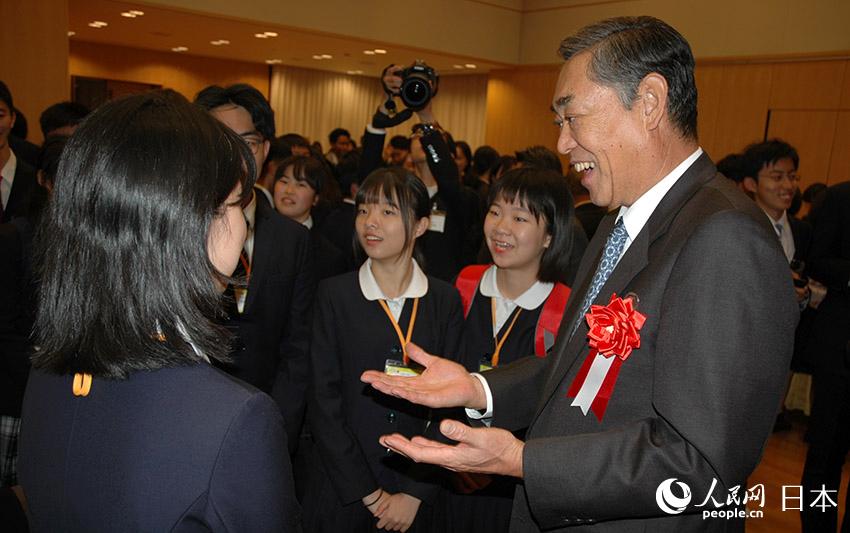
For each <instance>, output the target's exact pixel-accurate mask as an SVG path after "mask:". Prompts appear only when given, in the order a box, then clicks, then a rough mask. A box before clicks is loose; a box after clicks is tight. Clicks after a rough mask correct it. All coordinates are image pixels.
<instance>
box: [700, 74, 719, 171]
mask: <svg viewBox="0 0 850 533" xmlns="http://www.w3.org/2000/svg"><path fill="white" fill-rule="evenodd" d="M723 69H724V67H723V66H722V65H708V66H701V67H697V69H696V72H695V73H694V75H695V78H696V83H697V134H698V136H699V142H700V145H701V146H702V147H703V149H704V150H706V151H708V153H709V154H714V156H716V157H722V156H720V155H719V154H717V153H716V152H715V150H714V146H715V139H716V138H717V120H718V117H719V115H720V112H721V111H722V108H721V106H720V96H721V95H722V94H723Z"/></svg>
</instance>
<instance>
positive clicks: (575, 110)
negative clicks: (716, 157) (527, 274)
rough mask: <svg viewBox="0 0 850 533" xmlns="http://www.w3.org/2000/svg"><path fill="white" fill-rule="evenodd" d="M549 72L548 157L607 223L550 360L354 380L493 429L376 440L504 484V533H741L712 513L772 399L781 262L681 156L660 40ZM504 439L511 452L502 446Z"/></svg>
mask: <svg viewBox="0 0 850 533" xmlns="http://www.w3.org/2000/svg"><path fill="white" fill-rule="evenodd" d="M561 55H562V57H563V58H564V59H565V60H566V63H565V64H564V66H563V68H562V70H561V74H560V77H559V79H558V83H557V87H556V89H555V95H554V101H553V111H554V112H555V115H556V119H557V121H558V122H559V123H560V125H561V133H560V136H559V138H558V149H559V150H560V151H561V152H562V153H564V154H569V155H570V157H571V159H572V164H573V167H574V168H575V170H576V171H578V172H579V173H581V174H582V179H581V181H582V184H583V185H584V186H585V187H587V189H588V190H589V191H590V196H591V199H592V200H593V202H594V203H595V204H597V205H604V206H608V207H609V208H610V209H611V210H612V212H611V213H610V214H609V215H608V216H606V218H605V219H604V220H603V221H602V223H601V224H600V226H599V229H598V231H597V232H596V235H595V237H594V238H593V240H592V241H591V242H590V244H589V245H588V248H587V251H586V253H585V255H584V257H583V259H582V262H581V265H580V267H579V271H578V275H577V277H576V284H575V285H574V287H573V291H572V295H571V299H570V301H569V303H568V305H567V308H566V311H565V318H564V320H563V322H562V323H561V324H562V326H563V327H562V328H561V330H560V332H559V336H558V340H557V341H556V344H555V346H554V348H553V350H552V353H551V354H550V356H549V357H547V358H536V357H530V358H525V359H523V360H520V361H517V362H516V363H514V364H512V365H508V366H505V367H504V368H499V369H495V370H492V371H489V372H485V373H484V374H483V375H480V376H478V375H470V374H466V373H464V372H463V371H462V370H461V369H459V368H458V367H457V366H455V365H453V364H451V363H450V362H448V361H445V360H443V359H441V358H438V357H434V356H430V355H428V354H424V353H423V352H421V351H420V350H416V349H412V350H410V351H409V353H410V355H411V356H412V357H413V358H415V359H416V360H418V361H420V362H422V363H423V364H424V366H425V367H427V369H426V370H425V371H424V372H423V374H422V375H421V376H419V377H417V378H408V379H407V380H404V379H392V378H389V377H387V376H384V375H383V374H381V373H379V372H368V373H366V374H364V380H365V381H368V382H370V383H372V384H373V386H375V387H376V388H378V389H380V390H382V391H384V392H388V393H390V394H394V395H396V396H400V397H404V398H407V399H409V400H412V401H415V402H419V403H426V404H428V405H432V406H434V407H442V406H455V405H461V406H465V407H467V408H468V409H469V408H471V409H475V410H479V411H478V412H476V411H474V410H473V411H470V410H468V411H467V413H468V414H469V415H470V417H471V418H482V416H483V417H485V418H488V417H491V416H492V418H491V419H490V421H491V422H492V425H494V426H498V428H504V429H498V428H496V427H492V428H471V427H469V426H467V425H465V424H462V423H460V422H457V421H445V422H443V423H442V425H441V430H442V432H443V433H444V434H445V435H446V436H448V437H449V438H451V439H453V440H456V441H458V442H459V444H458V445H457V446H445V445H440V444H437V443H435V442H427V441H424V440H419V439H414V440H413V441H412V442H411V441H408V440H406V439H404V438H402V437H401V436H399V435H391V436H385V437H383V438H382V441H383V443H384V444H385V445H386V446H388V447H390V448H393V449H395V450H397V451H399V452H401V453H404V454H406V455H408V456H410V457H412V458H414V459H415V460H417V461H426V462H432V463H437V464H442V465H444V466H446V467H448V468H450V469H453V470H459V471H474V472H485V473H499V474H507V475H512V476H515V477H517V478H520V479H521V480H522V483H521V484H520V485H519V486H518V489H517V492H516V495H515V498H514V508H513V516H512V521H511V530H512V531H539V530H547V531H548V530H570V531H653V532H682V531H743V525H744V521H743V518H741V517H740V513H741V512H742V509H741V504H740V501H741V498H740V494H739V497H738V503H737V504H736V503H734V502H733V503H732V504H731V505H729V506H726V502H727V497H728V496H729V494H730V491H731V490H733V489H734V490H737V489H736V487H738V486H742V485H743V484H744V483H745V481H746V480H747V476H749V475H750V474H751V473H752V471H753V469H754V468H755V466H756V464H757V463H758V460H759V458H760V456H761V453H762V449H763V446H764V443H765V441H766V439H767V436H768V434H769V433H770V429H771V426H772V425H773V420H774V416H775V414H776V406H777V404H778V401H779V398H780V395H781V392H782V390H783V387H784V382H785V373H786V369H787V364H788V361H789V359H790V356H791V343H792V336H793V331H794V325H795V323H796V320H797V307H796V304H795V302H794V296H793V290H792V284H791V276H790V274H789V272H788V264H787V261H786V260H785V259H784V256H783V255H782V250H781V248H780V247H779V244H778V243H777V240H776V236H775V234H774V233H773V231H772V228H771V227H770V225H769V224H768V222H767V220H766V218H765V217H764V215H763V214H762V212H761V211H760V210H759V209H758V208H757V207H756V206H755V204H753V203H752V202H751V201H749V200H748V199H747V198H746V197H745V196H744V195H743V194H741V193H740V191H739V190H738V189H736V188H735V187H734V185H732V184H731V183H729V182H728V180H726V179H725V178H724V177H723V176H722V175H719V174H717V172H716V169H715V168H714V165H713V164H712V162H711V160H710V159H709V157H708V156H707V155H706V154H705V153H703V151H702V150H701V149H700V148H699V144H698V142H697V138H696V135H697V134H696V131H697V129H696V87H695V83H694V78H693V69H694V59H693V56H692V53H691V50H690V47H689V45H688V43H687V41H685V39H684V38H683V37H682V36H681V35H680V34H679V33H678V32H677V31H676V30H674V29H673V28H671V27H670V26H668V25H667V24H665V23H664V22H662V21H660V20H657V19H654V18H651V17H637V18H617V19H610V20H606V21H603V22H600V23H597V24H593V25H591V26H589V27H586V28H584V29H582V30H581V31H579V32H578V33H577V34H576V35H574V36H572V37H569V38H567V39H566V40H565V41H564V42H563V43H562V44H561ZM614 295H616V298H615V296H614ZM480 410H486V411H487V412H484V413H481V412H480ZM522 427H527V428H528V432H527V434H526V441H525V442H521V441H519V440H517V439H516V438H514V436H513V435H512V434H511V433H510V432H509V431H506V429H507V430H514V429H518V428H522ZM707 494H708V495H709V496H713V497H714V499H715V500H716V501H719V502H720V505H721V506H725V507H722V508H721V509H722V510H723V511H725V513H724V516H725V515H727V514H728V513H733V515H732V516H734V518H733V519H732V520H726V519H718V518H711V517H709V518H706V519H703V518H702V516H703V515H702V513H701V512H702V511H709V512H710V511H712V510H717V508H716V507H715V504H714V503H713V502H710V500H709V499H707V498H706V495H707ZM709 502H710V503H709ZM709 514H710V513H709Z"/></svg>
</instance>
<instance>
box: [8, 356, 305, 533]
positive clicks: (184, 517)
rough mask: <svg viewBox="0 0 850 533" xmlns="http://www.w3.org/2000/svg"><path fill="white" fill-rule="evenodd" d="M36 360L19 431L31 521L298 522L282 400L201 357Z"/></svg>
mask: <svg viewBox="0 0 850 533" xmlns="http://www.w3.org/2000/svg"><path fill="white" fill-rule="evenodd" d="M72 379H73V376H69V375H66V376H56V375H52V374H45V373H44V372H40V371H33V373H32V375H31V378H30V382H29V384H28V386H27V395H26V399H25V401H24V411H23V419H22V426H21V438H20V441H19V446H20V456H19V459H18V469H19V480H20V482H21V485H22V486H23V489H24V492H25V494H26V497H27V502H28V504H29V511H30V515H31V522H30V527H31V528H32V531H68V532H73V531H81V532H82V531H116V532H117V531H300V527H299V525H298V524H299V514H300V512H299V509H298V503H297V502H296V501H295V491H294V488H293V485H292V470H291V467H290V463H289V456H288V455H287V453H286V435H285V433H284V431H283V424H282V421H281V418H280V413H279V412H278V409H277V406H275V404H274V402H273V401H272V400H271V398H269V397H268V396H267V395H265V394H263V393H261V392H260V391H258V390H257V389H255V388H254V387H251V386H249V385H245V384H244V383H241V382H240V381H238V380H235V379H233V378H231V377H229V376H227V375H225V374H224V373H222V372H220V371H218V370H216V369H215V368H213V367H211V366H210V365H208V364H205V363H199V364H195V365H190V366H185V367H173V368H164V369H160V370H156V371H153V372H134V373H133V374H131V375H130V377H129V378H128V379H126V380H123V381H118V380H106V379H99V378H94V380H93V381H92V386H91V392H90V393H89V395H88V396H86V397H78V396H74V395H73V394H72V392H71V390H72V386H71V382H72Z"/></svg>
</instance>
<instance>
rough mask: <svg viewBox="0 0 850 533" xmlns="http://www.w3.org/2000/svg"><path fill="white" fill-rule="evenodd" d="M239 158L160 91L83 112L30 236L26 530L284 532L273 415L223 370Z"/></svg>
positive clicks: (214, 131)
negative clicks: (35, 271) (36, 272)
mask: <svg viewBox="0 0 850 533" xmlns="http://www.w3.org/2000/svg"><path fill="white" fill-rule="evenodd" d="M254 172H255V163H254V159H253V157H252V154H251V152H250V150H249V148H248V146H247V145H246V144H245V143H244V142H243V141H242V140H241V139H240V138H239V136H237V135H236V134H235V133H233V132H232V131H230V130H229V129H228V128H227V127H226V126H224V125H222V124H220V123H219V122H218V121H216V120H215V119H214V118H213V117H211V116H210V115H209V114H208V113H206V112H204V111H202V110H201V109H199V108H197V107H195V106H193V105H191V104H190V103H189V102H188V101H186V99H185V98H183V97H182V96H180V95H179V94H177V93H175V92H173V91H155V92H151V93H146V94H143V95H135V96H129V97H127V98H123V99H119V100H115V101H113V102H109V103H106V104H104V105H103V106H101V107H100V108H99V109H98V110H97V111H95V112H94V113H93V114H92V115H90V116H89V117H88V118H87V119H86V121H85V122H84V123H83V124H81V125H80V126H79V128H78V129H77V131H76V132H75V133H74V135H73V136H72V137H71V138H70V139H69V141H68V143H67V145H66V146H65V148H64V150H63V152H62V156H61V159H60V162H59V167H58V170H57V175H56V180H55V186H54V188H53V194H52V197H51V200H50V202H49V204H48V206H47V208H46V212H45V214H44V215H43V218H42V224H41V228H40V233H39V235H38V238H37V249H38V254H37V257H38V260H37V262H36V263H37V264H38V265H39V267H40V270H41V271H40V292H39V298H38V312H37V318H36V328H35V330H36V340H35V343H36V344H37V345H38V346H39V347H40V349H39V351H37V352H36V354H35V356H34V357H33V359H32V372H31V374H30V379H29V383H28V385H27V390H26V395H25V398H24V404H23V413H22V426H21V439H20V458H19V463H18V464H19V479H20V484H21V486H22V487H23V491H24V493H25V496H26V501H27V504H28V508H29V509H28V510H29V513H28V514H29V517H30V527H31V530H32V531H189V530H192V531H195V530H206V531H297V530H300V529H299V524H298V520H299V516H298V515H299V510H298V504H297V503H296V501H295V498H294V489H293V487H292V473H291V468H290V464H289V455H288V454H287V446H286V434H285V432H284V428H283V421H282V419H281V415H280V411H279V409H278V407H277V405H276V404H275V402H274V401H273V400H272V399H271V398H270V397H269V396H267V395H266V394H264V393H262V392H260V391H258V390H257V389H255V388H254V387H252V386H250V385H247V384H245V383H243V382H241V381H238V380H236V379H234V378H232V377H230V376H228V375H226V374H224V373H223V372H221V371H220V370H218V369H216V368H215V367H213V366H212V365H211V364H210V361H211V360H216V359H219V360H221V359H225V358H226V357H227V353H228V349H229V346H228V345H229V343H228V340H229V339H228V336H227V334H226V330H224V329H223V328H222V327H221V326H219V325H217V324H218V321H219V319H220V317H221V314H222V305H221V304H222V302H221V300H222V295H221V293H222V291H223V290H224V287H225V285H227V284H228V283H230V282H234V281H236V280H233V279H232V278H231V277H230V276H231V274H232V273H233V271H234V269H235V268H236V264H237V263H238V262H239V253H240V251H241V249H242V244H243V241H244V240H245V234H246V226H245V218H244V217H243V216H242V210H241V204H242V202H243V201H244V196H246V194H249V193H250V191H251V186H252V184H253V181H254Z"/></svg>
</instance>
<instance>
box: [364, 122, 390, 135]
mask: <svg viewBox="0 0 850 533" xmlns="http://www.w3.org/2000/svg"><path fill="white" fill-rule="evenodd" d="M366 131H368V132H369V133H371V134H373V135H386V134H387V130H382V129H381V128H376V127H374V126H372V125H371V124H366Z"/></svg>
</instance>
